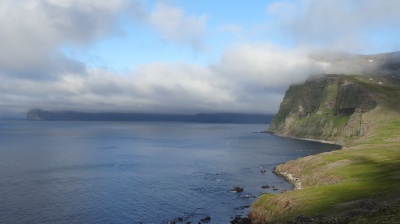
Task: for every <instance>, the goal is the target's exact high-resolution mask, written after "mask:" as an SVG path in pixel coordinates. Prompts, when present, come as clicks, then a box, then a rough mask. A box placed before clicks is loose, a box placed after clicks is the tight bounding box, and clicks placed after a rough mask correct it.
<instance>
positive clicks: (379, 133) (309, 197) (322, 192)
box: [252, 117, 400, 223]
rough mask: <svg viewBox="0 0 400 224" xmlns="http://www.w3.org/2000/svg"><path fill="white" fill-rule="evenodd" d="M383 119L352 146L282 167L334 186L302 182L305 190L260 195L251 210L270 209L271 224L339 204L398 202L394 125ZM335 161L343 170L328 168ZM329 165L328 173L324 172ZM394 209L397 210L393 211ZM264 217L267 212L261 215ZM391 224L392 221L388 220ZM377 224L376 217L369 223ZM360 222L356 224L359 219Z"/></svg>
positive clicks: (399, 130)
mask: <svg viewBox="0 0 400 224" xmlns="http://www.w3.org/2000/svg"><path fill="white" fill-rule="evenodd" d="M398 119H399V117H393V119H388V120H386V122H384V123H380V124H379V126H377V127H375V128H374V129H373V131H372V133H373V134H370V135H369V136H367V137H364V138H362V139H359V140H358V141H356V142H354V143H353V145H352V146H350V147H349V148H346V149H342V150H339V151H335V152H331V153H324V154H320V155H317V156H314V157H315V158H312V159H308V160H307V159H306V158H300V159H298V160H296V161H292V162H290V163H288V164H290V166H294V167H296V166H297V167H301V168H302V170H301V174H302V177H301V178H300V179H302V181H303V180H307V178H311V179H313V178H314V179H315V178H316V177H318V176H319V175H321V176H323V177H325V176H330V177H335V178H338V179H339V180H340V181H338V182H337V183H335V184H324V183H323V180H324V179H321V180H319V182H318V180H317V181H316V183H311V184H308V185H307V183H305V184H304V185H305V186H306V188H305V189H302V190H296V191H290V192H286V193H284V194H280V195H265V196H261V197H260V198H259V199H258V200H257V201H256V202H255V203H254V204H253V206H252V209H253V210H254V209H255V208H258V209H259V210H260V209H261V210H262V209H265V210H271V211H272V212H273V214H272V215H270V218H272V219H271V221H272V222H283V221H286V220H293V219H294V218H295V217H296V216H297V215H298V214H303V215H309V216H314V215H317V214H323V215H324V214H330V213H332V212H339V211H340V205H341V204H343V203H345V202H350V201H354V200H359V199H364V198H377V199H379V198H384V197H385V196H387V195H391V194H393V195H399V197H400V120H398ZM341 161H345V163H343V164H344V165H338V166H334V165H335V164H339V163H340V162H341ZM330 166H333V168H329V167H330ZM282 197H284V200H288V201H290V202H292V205H291V206H287V207H286V208H282V207H279V206H277V205H279V201H280V200H282V199H281V198H282ZM399 207H400V206H399ZM266 214H267V213H266ZM392 217H396V218H397V219H398V218H399V214H398V215H394V214H393V213H390V212H389V213H388V215H385V214H382V220H383V219H385V220H391V218H392ZM393 220H394V219H393ZM374 222H376V223H379V217H378V218H376V220H375V221H374ZM360 223H362V220H360Z"/></svg>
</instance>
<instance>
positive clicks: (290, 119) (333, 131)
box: [268, 75, 387, 143]
mask: <svg viewBox="0 0 400 224" xmlns="http://www.w3.org/2000/svg"><path fill="white" fill-rule="evenodd" d="M382 79H383V77H380V79H379V80H382ZM379 80H376V78H375V79H374V78H371V77H367V76H344V75H325V76H323V77H316V78H310V79H309V80H307V81H306V82H305V83H304V84H302V85H292V86H291V87H290V88H289V89H288V90H287V91H286V94H285V97H284V99H283V101H282V103H281V105H280V108H279V112H278V113H277V114H276V116H275V117H274V119H273V120H272V122H271V125H270V127H269V130H268V131H269V132H271V133H274V134H277V135H282V136H288V137H298V138H312V139H318V140H327V141H335V142H338V143H343V142H344V141H345V140H346V139H353V138H359V137H360V136H363V135H365V134H366V133H367V132H368V129H369V122H368V121H367V120H366V119H365V116H364V115H365V114H366V113H367V112H369V111H371V110H373V109H375V108H376V107H377V106H379V105H380V101H381V100H380V99H379V97H377V95H376V94H375V91H374V90H373V89H374V88H373V87H375V86H378V87H379V86H383V85H385V84H387V82H386V81H385V82H386V83H383V82H381V81H379ZM385 80H386V79H385Z"/></svg>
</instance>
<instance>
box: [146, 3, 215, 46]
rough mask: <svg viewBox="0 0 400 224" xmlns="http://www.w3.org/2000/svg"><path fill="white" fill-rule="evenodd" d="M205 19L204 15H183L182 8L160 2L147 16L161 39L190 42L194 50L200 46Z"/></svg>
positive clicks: (182, 42) (181, 42)
mask: <svg viewBox="0 0 400 224" xmlns="http://www.w3.org/2000/svg"><path fill="white" fill-rule="evenodd" d="M206 21H207V19H206V17H205V16H196V15H185V12H184V11H183V10H182V9H180V8H176V7H172V6H169V5H166V4H165V3H162V2H160V3H158V4H157V5H156V8H155V10H154V11H153V12H151V13H150V14H149V18H148V22H149V23H150V24H151V25H152V26H153V27H154V28H155V29H156V30H157V32H159V34H160V35H161V37H162V38H163V39H165V40H168V41H173V42H175V43H179V44H190V45H191V46H192V47H193V49H195V50H198V49H200V48H201V47H202V44H203V38H204V33H205V28H206Z"/></svg>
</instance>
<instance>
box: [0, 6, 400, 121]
mask: <svg viewBox="0 0 400 224" xmlns="http://www.w3.org/2000/svg"><path fill="white" fill-rule="evenodd" d="M399 5H400V0H380V1H376V0H292V1H289V0H287V1H282V0H252V1H241V0H218V1H215V0H201V1H200V0H197V1H196V0H193V1H187V0H148V1H145V0H113V1H109V0H1V1H0V28H1V29H0V49H1V51H0V117H6V116H24V115H25V113H26V112H27V111H28V110H29V109H32V108H41V109H46V110H75V111H93V112H101V111H104V112H116V111H120V112H151V113H199V112H205V113H217V112H237V113H265V114H274V113H276V112H277V110H278V108H279V104H280V102H281V100H282V99H283V96H284V94H285V91H286V89H287V88H288V87H289V85H291V84H294V83H301V82H304V81H305V80H306V79H307V77H308V76H309V75H310V74H318V73H323V72H324V71H325V70H326V67H327V66H326V64H323V63H321V62H319V61H316V60H315V58H314V59H312V58H311V57H310V55H311V54H313V53H315V52H349V53H355V54H374V53H384V52H391V51H399V50H400V38H399V37H400V7H398V6H399Z"/></svg>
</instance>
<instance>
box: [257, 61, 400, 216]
mask: <svg viewBox="0 0 400 224" xmlns="http://www.w3.org/2000/svg"><path fill="white" fill-rule="evenodd" d="M396 68H397V67H396ZM396 71H397V72H392V73H391V74H380V75H370V74H367V75H339V74H337V75H334V74H329V75H321V76H319V77H312V78H309V79H308V80H307V81H306V82H305V83H304V84H300V85H292V86H290V88H289V89H288V90H287V92H286V95H285V97H284V99H283V101H282V103H281V105H280V109H279V112H278V113H277V114H276V116H275V117H274V118H273V120H272V122H271V125H270V127H269V129H268V132H270V133H272V134H275V135H280V136H286V137H293V138H306V139H313V140H323V141H332V142H334V143H337V144H341V145H343V149H341V150H337V151H332V152H328V153H322V154H319V155H313V156H307V157H304V158H299V159H296V160H291V161H288V162H287V163H285V164H281V165H278V166H277V167H275V169H274V172H275V173H276V174H278V175H282V176H283V177H285V178H286V179H287V180H288V181H290V182H291V183H292V184H293V188H294V190H293V191H288V192H284V193H280V194H275V195H273V194H264V195H262V196H260V197H259V198H258V199H257V201H256V202H254V203H253V205H252V207H251V211H250V213H249V218H250V219H251V220H252V222H253V223H350V222H355V223H383V222H384V223H394V222H397V221H398V220H399V218H400V215H399V214H400V213H399V212H400V197H399V195H400V190H399V189H400V181H399V180H400V147H399V145H400V138H399V137H398V136H400V72H399V70H398V69H397V70H396Z"/></svg>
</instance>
